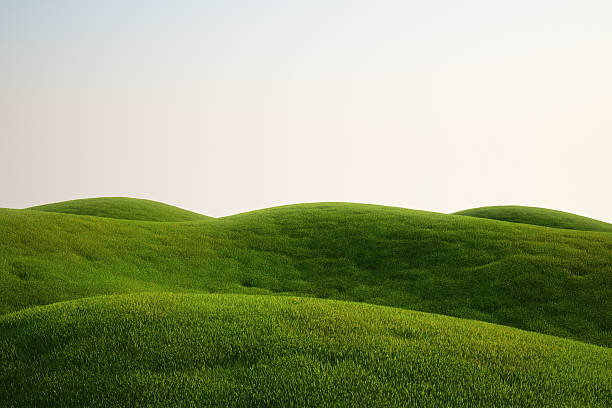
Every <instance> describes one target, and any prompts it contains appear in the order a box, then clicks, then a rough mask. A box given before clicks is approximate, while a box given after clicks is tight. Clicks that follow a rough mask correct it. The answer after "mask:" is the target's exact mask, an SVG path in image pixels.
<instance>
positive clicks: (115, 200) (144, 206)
mask: <svg viewBox="0 0 612 408" xmlns="http://www.w3.org/2000/svg"><path fill="white" fill-rule="evenodd" d="M29 209H30V210H36V211H47V212H55V213H63V214H77V215H92V216H96V217H105V218H116V219H122V220H137V221H164V222H172V221H195V220H201V219H204V218H209V217H206V216H205V215H201V214H197V213H194V212H191V211H187V210H183V209H182V208H178V207H174V206H172V205H168V204H164V203H160V202H157V201H151V200H143V199H137V198H128V197H100V198H85V199H81V200H70V201H62V202H59V203H53V204H45V205H39V206H36V207H30V208H29Z"/></svg>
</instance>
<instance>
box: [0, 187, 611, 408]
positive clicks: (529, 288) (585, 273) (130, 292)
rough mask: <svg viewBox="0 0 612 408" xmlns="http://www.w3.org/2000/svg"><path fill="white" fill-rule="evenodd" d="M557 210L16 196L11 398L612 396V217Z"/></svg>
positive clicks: (4, 386)
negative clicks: (241, 205)
mask: <svg viewBox="0 0 612 408" xmlns="http://www.w3.org/2000/svg"><path fill="white" fill-rule="evenodd" d="M546 211H548V212H546V217H548V218H546V217H544V218H543V217H540V218H537V217H536V216H535V215H537V214H539V212H538V211H536V212H531V214H532V222H531V223H532V224H536V222H535V221H538V222H539V221H541V220H543V219H544V220H545V222H546V223H547V224H548V225H547V226H540V225H529V223H517V222H507V221H505V220H495V219H487V218H479V217H474V216H466V215H447V214H439V213H432V212H426V211H416V210H408V209H403V208H395V207H385V206H378V205H366V204H350V203H313V204H296V205H289V206H282V207H275V208H268V209H264V210H257V211H252V212H248V213H243V214H238V215H233V216H229V217H223V218H216V219H215V218H210V217H206V216H201V215H199V214H194V213H190V212H187V211H184V210H181V209H179V208H176V207H171V206H167V205H165V204H161V203H155V202H151V201H146V200H135V199H124V198H102V199H90V200H75V201H71V202H65V203H57V204H50V205H46V206H40V207H34V208H31V209H23V210H14V209H0V406H3V407H4V406H6V407H24V406H32V407H34V406H43V405H44V406H58V407H59V406H62V407H64V406H66V407H70V406H75V407H77V406H78V407H80V406H244V407H247V406H329V405H332V406H356V407H362V406H408V407H426V406H432V407H433V406H487V407H489V406H512V407H515V406H551V407H552V406H554V407H558V406H568V407H573V406H575V407H583V406H592V407H607V406H609V401H610V400H612V348H611V347H612V234H611V233H609V232H605V231H589V230H578V228H560V227H559V226H561V225H568V224H567V222H568V221H567V217H566V216H564V215H560V216H559V217H560V219H559V220H555V219H554V215H555V214H556V213H557V212H553V211H550V210H546ZM462 213H463V212H462ZM561 214H565V213H561ZM575 217H578V216H575ZM536 218H537V219H536ZM570 218H571V217H570ZM577 219H578V220H580V218H574V221H576V220H577ZM534 220H535V221H534ZM542 222H544V221H542ZM564 223H565V224H564ZM603 224H605V223H603ZM572 225H573V226H574V227H576V226H579V225H578V224H577V223H576V222H574V224H572ZM593 225H596V224H593ZM597 225H598V224H597ZM550 226H556V227H555V228H549V227H550ZM581 228H582V229H587V228H586V227H585V226H584V224H582V227H581ZM444 315H445V316H444ZM589 343H591V344H589Z"/></svg>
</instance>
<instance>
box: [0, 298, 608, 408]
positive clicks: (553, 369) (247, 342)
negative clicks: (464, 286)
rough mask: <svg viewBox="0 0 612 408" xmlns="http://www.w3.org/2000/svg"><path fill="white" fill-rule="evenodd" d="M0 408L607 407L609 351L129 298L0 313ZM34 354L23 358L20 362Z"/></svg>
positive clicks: (452, 329) (317, 310)
mask: <svg viewBox="0 0 612 408" xmlns="http://www.w3.org/2000/svg"><path fill="white" fill-rule="evenodd" d="M0 356H2V359H0V368H1V370H0V373H1V374H0V382H2V383H4V384H6V385H8V386H7V387H2V389H1V390H0V405H2V406H4V407H11V406H19V407H21V406H58V407H60V406H61V407H83V406H100V407H105V406H132V407H136V406H158V405H173V406H219V407H225V406H245V407H246V406H251V407H252V406H283V407H286V406H313V407H320V406H328V405H341V406H354V407H366V406H415V407H417V406H418V407H427V406H431V407H439V406H483V407H498V406H564V407H584V406H591V407H607V406H609V405H607V404H608V403H609V402H610V398H611V397H612V353H611V351H610V349H606V348H602V347H597V346H593V345H588V344H585V343H580V342H575V341H569V340H563V339H559V338H556V337H552V336H545V335H541V334H536V333H530V332H524V331H520V330H517V329H511V328H507V327H503V326H497V325H491V324H487V323H482V322H476V321H470V320H462V319H456V318H450V317H445V316H440V315H431V314H424V313H419V312H413V311H405V310H400V309H394V308H386V307H380V306H372V305H367V304H359V303H347V302H339V301H329V300H321V299H307V298H293V297H273V296H248V295H177V294H132V295H115V296H110V297H94V298H88V299H82V300H76V301H72V302H63V303H58V304H53V305H49V306H44V307H37V308H30V309H27V310H24V311H22V312H18V313H13V314H10V315H7V316H3V317H0ZM33 356H36V358H32V357H33Z"/></svg>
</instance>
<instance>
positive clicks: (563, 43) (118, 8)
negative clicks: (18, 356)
mask: <svg viewBox="0 0 612 408" xmlns="http://www.w3.org/2000/svg"><path fill="white" fill-rule="evenodd" d="M611 179H612V2H610V1H609V0H606V1H588V0H574V1H563V0H542V1H538V0H529V1H522V0H518V1H517V0H514V1H503V2H502V1H491V0H482V1H460V0H437V1H436V0H434V1H420V2H416V1H406V0H403V1H371V0H370V1H356V0H350V1H333V0H327V1H315V0H309V1H288V0H284V1H281V0H279V1H196V0H193V1H170V0H168V1H160V0H157V1H151V0H148V1H126V0H121V1H119V0H115V1H109V0H105V1H84V0H72V1H61V0H39V1H33V0H0V207H11V208H22V207H26V206H32V205H37V204H43V203H48V202H56V201H63V200H69V199H76V198H85V197H98V196H128V197H137V198H148V199H152V200H157V201H162V202H165V203H168V204H173V205H178V206H180V207H183V208H186V209H189V210H192V211H197V212H200V213H203V214H207V215H211V216H222V215H228V214H233V213H237V212H243V211H248V210H252V209H257V208H263V207H270V206H275V205H280V204H288V203H297V202H315V201H350V202H364V203H377V204H386V205H394V206H400V207H406V208H415V209H422V210H431V211H440V212H452V211H458V210H462V209H466V208H472V207H479V206H484V205H497V204H517V205H532V206H538V207H547V208H553V209H558V210H563V211H569V212H574V213H578V214H581V215H586V216H589V217H593V218H597V219H600V220H604V221H608V222H612V182H611Z"/></svg>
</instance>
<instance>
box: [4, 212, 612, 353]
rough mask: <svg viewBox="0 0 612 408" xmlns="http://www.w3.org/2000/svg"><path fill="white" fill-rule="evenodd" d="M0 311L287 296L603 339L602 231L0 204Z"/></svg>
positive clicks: (378, 216)
mask: <svg viewBox="0 0 612 408" xmlns="http://www.w3.org/2000/svg"><path fill="white" fill-rule="evenodd" d="M0 237H1V240H0V313H5V312H10V311H15V310H19V309H22V308H27V307H29V306H32V305H38V304H48V303H51V302H57V301H62V300H66V299H74V298H80V297H85V296H93V295H98V294H111V293H127V292H135V291H175V292H179V291H180V292H186V291H187V292H188V291H193V292H234V293H260V294H271V293H279V294H293V295H300V296H315V297H328V298H335V299H342V300H355V301H363V302H368V303H374V304H382V305H389V306H396V307H401V308H408V309H416V310H422V311H428V312H434V313H441V314H447V315H452V316H459V317H466V318H472V319H479V320H484V321H489V322H493V323H499V324H504V325H508V326H514V327H518V328H523V329H527V330H533V331H538V332H542V333H548V334H553V335H557V336H562V337H568V338H573V339H578V340H583V341H587V342H592V343H595V344H599V345H604V346H608V347H609V346H612V273H611V271H612V255H611V254H612V234H609V233H597V232H582V231H570V230H562V229H551V228H542V227H536V226H529V225H521V224H511V223H504V222H498V221H492V220H486V219H478V218H473V217H463V216H453V215H444V214H436V213H428V212H423V211H413V210H406V209H400V208H391V207H382V206H373V205H359V204H339V203H320V204H304V205H293V206H286V207H277V208H271V209H267V210H260V211H254V212H251V213H245V214H240V215H236V216H231V217H226V218H222V219H203V220H202V221H197V222H186V223H151V222H136V221H123V220H113V219H103V218H97V217H87V216H75V215H67V214H55V213H44V212H40V211H31V210H6V209H5V210H0Z"/></svg>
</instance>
